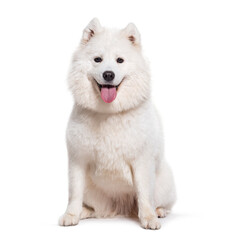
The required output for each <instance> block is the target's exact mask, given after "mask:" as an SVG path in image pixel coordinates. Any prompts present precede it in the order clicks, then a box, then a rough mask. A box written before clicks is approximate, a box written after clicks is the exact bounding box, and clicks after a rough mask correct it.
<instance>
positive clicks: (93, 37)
mask: <svg viewBox="0 0 226 240" xmlns="http://www.w3.org/2000/svg"><path fill="white" fill-rule="evenodd" d="M149 81H150V80H149V73H148V69H147V65H146V62H145V60H144V59H143V56H142V53H141V46H140V35H139V32H138V30H137V28H136V27H135V25H134V24H129V25H128V26H127V27H126V28H124V29H122V30H110V29H105V28H103V27H102V26H101V25H100V23H99V21H98V20H97V19H93V20H92V21H91V22H90V23H89V24H88V26H87V27H86V28H85V29H84V32H83V37H82V41H81V44H80V47H79V49H78V50H77V51H76V52H75V54H74V57H73V62H72V68H71V72H70V76H69V86H70V88H71V90H72V93H73V95H74V98H75V103H76V104H77V105H79V106H81V107H83V108H87V109H91V110H93V111H97V112H103V113H116V112H122V111H126V110H128V109H130V108H133V107H136V106H138V105H139V104H141V103H142V102H144V101H145V100H146V99H147V98H148V97H149V94H150V89H149Z"/></svg>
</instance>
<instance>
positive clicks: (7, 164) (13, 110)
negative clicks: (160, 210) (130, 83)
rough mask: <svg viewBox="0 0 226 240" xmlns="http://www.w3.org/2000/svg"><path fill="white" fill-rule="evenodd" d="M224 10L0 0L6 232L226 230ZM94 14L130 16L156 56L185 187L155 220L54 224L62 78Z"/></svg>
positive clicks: (194, 5)
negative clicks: (153, 226) (151, 225)
mask: <svg viewBox="0 0 226 240" xmlns="http://www.w3.org/2000/svg"><path fill="white" fill-rule="evenodd" d="M225 12H226V4H225V1H218V0H214V1H208V0H206V1H200V0H196V1H193V0H190V1H179V0H178V1H175V0H172V1H161V0H160V1H142V0H140V1H135V0H134V1H128V0H126V1H122V0H120V1H118V0H114V1H98V0H95V1H92V0H83V1H81V0H78V1H75V0H74V1H68V0H64V1H57V0H55V1H49V0H45V1H41V0H39V1H31V0H30V1H23V0H21V1H2V0H1V1H0V35H1V36H0V146H1V148H0V194H1V197H0V238H1V239H16V238H20V239H88V238H89V239H90V238H91V237H94V238H98V239H115V238H118V239H124V238H126V237H127V238H134V239H137V238H138V237H139V238H140V239H141V237H142V239H151V238H152V237H154V238H155V239H165V238H166V237H170V239H171V238H174V239H181V238H183V239H191V238H195V239H196V238H198V237H208V236H209V237H215V238H216V237H218V238H219V239H223V238H225V237H226V234H225V231H224V227H225V224H224V223H225V217H224V215H225V213H226V207H225V202H226V196H225V181H226V174H225V172H226V169H225V167H226V163H225V161H226V146H225V142H226V141H225V140H226V124H225V123H226V111H225V109H226V107H225V104H226V14H225ZM93 17H98V18H99V20H100V22H101V23H102V24H103V25H105V26H110V27H118V28H123V27H125V26H126V25H127V23H128V22H131V21H132V22H134V23H135V24H136V25H137V27H138V29H139V30H140V32H141V36H142V42H143V49H144V53H145V55H146V56H147V57H148V58H149V60H150V64H151V72H152V95H153V99H154V102H155V104H156V105H157V108H158V109H159V112H160V113H161V115H162V120H163V124H164V129H165V143H166V157H167V160H168V162H169V163H170V165H171V167H172V169H173V171H174V175H175V181H176V185H177V192H178V201H177V203H176V205H175V207H174V209H173V211H172V213H171V215H170V216H169V217H168V218H166V219H164V220H162V228H161V230H159V231H151V230H143V229H142V228H140V227H139V223H138V222H136V221H134V220H130V219H124V218H122V219H106V220H96V219H93V220H92V219H91V220H84V221H81V222H80V224H79V225H78V226H75V227H68V228H63V227H59V226H57V221H58V217H59V216H60V215H61V214H62V213H63V212H64V210H65V208H66V203H67V154H66V146H65V128H66V124H67V120H68V117H69V114H70V111H71V108H72V97H71V95H70V93H69V92H68V90H67V85H66V77H67V72H68V68H69V64H70V59H71V55H72V52H73V51H74V49H75V48H76V47H77V45H78V43H79V41H80V37H81V33H82V30H83V28H84V27H85V26H86V25H87V24H88V22H89V21H90V20H91V19H92V18H93ZM3 235H4V236H3ZM120 236H121V237H120ZM123 237H124V238H123Z"/></svg>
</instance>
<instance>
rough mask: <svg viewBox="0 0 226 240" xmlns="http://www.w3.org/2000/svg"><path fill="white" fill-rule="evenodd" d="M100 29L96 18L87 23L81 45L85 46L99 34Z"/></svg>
mask: <svg viewBox="0 0 226 240" xmlns="http://www.w3.org/2000/svg"><path fill="white" fill-rule="evenodd" d="M101 30H102V27H101V25H100V22H99V20H98V19H97V18H94V19H93V20H91V21H90V22H89V24H88V25H87V27H86V28H85V29H84V30H83V35H82V43H83V44H86V43H87V42H88V41H89V40H90V39H91V38H92V37H94V36H95V34H96V33H98V32H101Z"/></svg>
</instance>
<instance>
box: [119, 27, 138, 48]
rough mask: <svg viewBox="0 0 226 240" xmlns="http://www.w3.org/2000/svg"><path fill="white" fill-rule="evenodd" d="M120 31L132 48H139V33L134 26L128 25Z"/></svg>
mask: <svg viewBox="0 0 226 240" xmlns="http://www.w3.org/2000/svg"><path fill="white" fill-rule="evenodd" d="M122 31H123V33H124V34H125V35H126V37H127V38H128V39H129V41H130V42H131V43H132V44H133V45H134V46H140V43H141V42H140V33H139V31H138V30H137V27H136V26H135V24H133V23H129V24H128V25H127V26H126V28H124V29H123V30H122Z"/></svg>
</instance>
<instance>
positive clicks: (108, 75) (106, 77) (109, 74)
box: [103, 71, 115, 82]
mask: <svg viewBox="0 0 226 240" xmlns="http://www.w3.org/2000/svg"><path fill="white" fill-rule="evenodd" d="M103 78H104V80H106V81H108V82H110V81H112V80H113V79H114V78H115V74H114V73H113V72H112V71H105V72H104V73H103Z"/></svg>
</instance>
